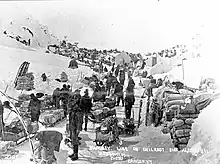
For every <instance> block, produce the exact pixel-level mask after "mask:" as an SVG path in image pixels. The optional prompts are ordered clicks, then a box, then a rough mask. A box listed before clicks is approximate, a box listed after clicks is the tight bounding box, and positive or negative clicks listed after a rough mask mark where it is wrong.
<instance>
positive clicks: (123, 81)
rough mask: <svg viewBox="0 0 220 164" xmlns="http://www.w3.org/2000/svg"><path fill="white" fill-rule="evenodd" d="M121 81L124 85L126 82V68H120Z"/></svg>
mask: <svg viewBox="0 0 220 164" xmlns="http://www.w3.org/2000/svg"><path fill="white" fill-rule="evenodd" d="M119 82H120V84H121V85H124V83H125V71H124V70H120V72H119Z"/></svg>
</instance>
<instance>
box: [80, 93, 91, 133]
mask: <svg viewBox="0 0 220 164" xmlns="http://www.w3.org/2000/svg"><path fill="white" fill-rule="evenodd" d="M84 93H85V95H84V96H82V98H81V102H80V108H81V109H82V111H83V113H84V116H85V128H84V130H85V131H87V124H88V114H89V112H90V111H91V108H92V99H91V98H90V97H89V91H88V89H86V90H85V92H84Z"/></svg>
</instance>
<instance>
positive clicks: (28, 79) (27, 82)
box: [16, 72, 35, 91]
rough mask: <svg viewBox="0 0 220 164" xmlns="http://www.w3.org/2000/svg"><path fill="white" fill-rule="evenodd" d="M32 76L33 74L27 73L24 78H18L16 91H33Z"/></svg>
mask: <svg viewBox="0 0 220 164" xmlns="http://www.w3.org/2000/svg"><path fill="white" fill-rule="evenodd" d="M34 89H35V88H34V75H33V72H29V73H27V74H26V75H25V76H20V77H18V81H17V86H16V90H25V91H31V90H34Z"/></svg>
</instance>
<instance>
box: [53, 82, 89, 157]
mask: <svg viewBox="0 0 220 164" xmlns="http://www.w3.org/2000/svg"><path fill="white" fill-rule="evenodd" d="M84 93H85V94H84V95H83V96H81V95H80V90H78V89H76V90H75V91H74V92H72V91H71V87H70V86H69V85H66V84H64V85H63V88H62V89H59V88H57V89H55V91H54V93H53V102H54V105H55V107H56V108H57V109H59V108H60V102H62V103H61V104H62V108H63V109H64V116H65V117H66V118H67V119H68V123H67V125H68V127H67V128H68V131H69V138H70V142H71V146H72V148H73V154H72V155H70V156H69V157H70V158H71V159H72V160H77V159H78V146H79V145H80V142H79V140H81V138H80V137H79V133H80V131H82V129H83V128H82V125H83V117H84V116H85V127H84V130H85V131H87V124H88V113H89V112H90V110H91V108H92V98H90V97H89V92H88V89H86V90H85V92H84Z"/></svg>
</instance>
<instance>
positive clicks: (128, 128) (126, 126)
mask: <svg viewBox="0 0 220 164" xmlns="http://www.w3.org/2000/svg"><path fill="white" fill-rule="evenodd" d="M118 128H119V134H120V135H134V134H135V132H136V126H135V124H134V119H126V118H124V119H123V120H122V121H120V122H119V123H118Z"/></svg>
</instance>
